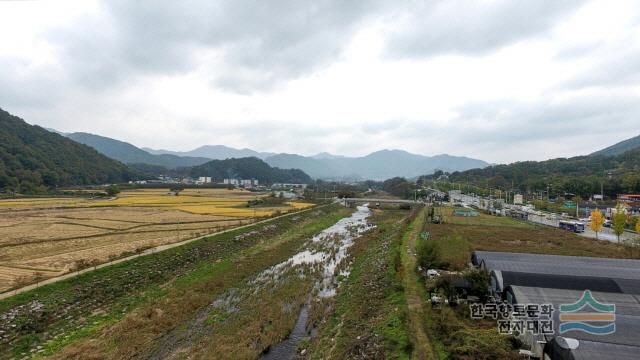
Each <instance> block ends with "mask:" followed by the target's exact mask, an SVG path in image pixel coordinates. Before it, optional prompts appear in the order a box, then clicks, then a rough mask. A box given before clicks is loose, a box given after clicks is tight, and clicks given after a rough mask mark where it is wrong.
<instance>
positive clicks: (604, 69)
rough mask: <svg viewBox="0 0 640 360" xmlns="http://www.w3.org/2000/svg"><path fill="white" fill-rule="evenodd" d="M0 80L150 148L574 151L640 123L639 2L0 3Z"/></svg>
mask: <svg viewBox="0 0 640 360" xmlns="http://www.w3.org/2000/svg"><path fill="white" fill-rule="evenodd" d="M0 79H1V80H0V108H2V109H4V110H6V111H9V112H10V113H12V114H14V115H17V116H20V117H22V118H23V119H25V120H26V121H27V122H29V123H31V124H37V125H40V126H43V127H48V128H54V129H56V130H59V131H63V132H75V131H84V132H90V133H95V134H99V135H103V136H108V137H112V138H115V139H119V140H123V141H127V142H130V143H132V144H134V145H136V146H140V147H150V148H155V149H170V150H176V151H187V150H191V149H194V148H196V147H198V146H201V145H205V144H211V145H213V144H221V145H227V146H232V147H238V148H244V147H247V148H251V149H254V150H258V151H270V152H286V153H298V154H304V155H311V154H315V153H319V152H325V151H326V152H330V153H334V154H341V155H349V156H360V155H365V154H368V153H370V152H373V151H376V150H380V149H404V150H407V151H409V152H412V153H418V154H424V155H435V154H441V153H448V154H453V155H464V156H469V157H473V158H478V159H482V160H485V161H489V162H492V163H509V162H514V161H520V160H543V159H549V158H556V157H568V156H575V155H582V154H588V153H591V152H593V151H595V150H598V149H600V148H603V147H606V146H608V145H610V144H613V143H615V142H618V141H620V140H623V139H626V138H629V137H632V136H636V135H638V134H640V2H638V1H635V0H629V1H623V0H620V1H618V0H603V1H586V0H569V1H565V0H519V1H499V0H479V1H470V0H467V1H462V0H442V1H439V0H431V1H427V0H423V1H418V0H413V1H404V0H398V1H384V0H360V1H343V0H313V1H301V0H269V1H258V0H251V1H249V0H224V1H222V0H215V1H212V0H181V1H175V0H136V1H130V0H112V1H97V0H78V1H75V0H73V1H71V0H48V1H47V0H24V1H23V0H14V1H4V0H0Z"/></svg>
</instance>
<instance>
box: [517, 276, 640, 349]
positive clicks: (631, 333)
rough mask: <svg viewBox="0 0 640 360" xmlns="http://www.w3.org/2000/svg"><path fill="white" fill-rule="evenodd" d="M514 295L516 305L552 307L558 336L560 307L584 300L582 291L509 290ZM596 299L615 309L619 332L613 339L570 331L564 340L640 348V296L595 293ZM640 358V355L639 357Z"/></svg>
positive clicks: (521, 288)
mask: <svg viewBox="0 0 640 360" xmlns="http://www.w3.org/2000/svg"><path fill="white" fill-rule="evenodd" d="M507 291H509V292H510V293H512V294H513V295H514V302H515V303H518V304H529V303H534V304H553V305H554V308H555V309H556V311H555V312H554V320H555V321H554V327H555V330H556V334H559V332H558V330H559V326H560V321H559V315H560V313H559V311H558V309H559V307H560V304H570V303H574V302H576V301H577V300H578V299H580V297H581V296H582V291H579V290H564V289H547V288H533V287H522V286H511V287H509V288H508V289H507ZM592 295H593V297H594V298H595V299H596V300H598V301H599V302H602V303H608V304H615V305H616V321H615V324H616V332H615V333H614V334H610V335H604V336H603V335H592V334H587V333H583V332H581V331H569V332H567V333H564V334H562V336H564V337H569V338H574V339H578V340H580V341H583V340H586V341H592V342H596V343H610V344H617V345H629V346H638V345H640V339H638V334H640V296H638V295H630V294H613V293H603V292H592ZM639 355H640V354H639Z"/></svg>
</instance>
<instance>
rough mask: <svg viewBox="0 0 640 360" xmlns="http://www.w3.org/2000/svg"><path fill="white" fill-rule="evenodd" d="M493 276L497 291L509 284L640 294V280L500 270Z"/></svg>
mask: <svg viewBox="0 0 640 360" xmlns="http://www.w3.org/2000/svg"><path fill="white" fill-rule="evenodd" d="M491 278H492V279H491V280H492V287H493V290H494V291H497V292H502V291H503V290H504V289H505V288H506V287H507V286H527V287H541V288H549V289H567V290H591V291H598V292H608V293H622V294H640V280H629V279H615V278H606V277H595V276H576V275H556V274H539V273H525V272H515V271H500V270H493V271H491Z"/></svg>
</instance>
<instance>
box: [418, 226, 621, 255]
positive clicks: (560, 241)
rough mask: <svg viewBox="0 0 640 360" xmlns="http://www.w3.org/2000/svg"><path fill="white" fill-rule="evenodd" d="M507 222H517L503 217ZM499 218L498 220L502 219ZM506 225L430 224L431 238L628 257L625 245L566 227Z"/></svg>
mask: <svg viewBox="0 0 640 360" xmlns="http://www.w3.org/2000/svg"><path fill="white" fill-rule="evenodd" d="M505 220H508V221H509V222H516V224H517V223H519V222H517V221H516V220H512V219H505ZM505 220H501V221H505ZM525 225H526V226H510V225H506V224H503V225H496V223H493V224H487V225H462V224H451V223H449V224H444V225H432V226H431V228H430V231H431V233H432V235H433V236H434V238H437V239H442V238H445V237H447V236H449V235H461V236H462V237H464V238H465V239H467V240H468V241H469V242H470V243H471V245H472V248H473V250H485V251H506V252H524V253H538V254H552V255H573V256H593V257H609V258H631V257H632V254H631V253H630V252H629V251H628V249H627V248H625V247H624V246H621V245H617V244H614V243H611V242H608V241H601V240H596V239H590V238H585V237H582V236H578V235H576V234H573V233H570V232H568V231H564V230H560V229H554V228H550V227H546V226H531V225H529V224H525Z"/></svg>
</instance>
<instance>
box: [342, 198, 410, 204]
mask: <svg viewBox="0 0 640 360" xmlns="http://www.w3.org/2000/svg"><path fill="white" fill-rule="evenodd" d="M339 201H344V202H345V203H347V204H349V205H353V204H365V203H369V205H375V204H376V203H380V204H409V205H414V204H417V203H418V202H416V201H413V200H403V199H375V198H344V199H339Z"/></svg>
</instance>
